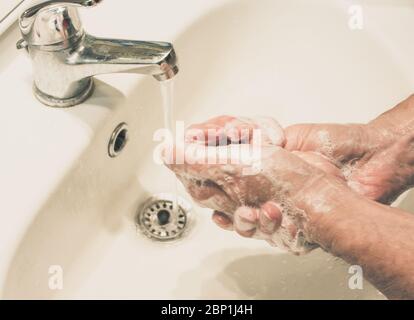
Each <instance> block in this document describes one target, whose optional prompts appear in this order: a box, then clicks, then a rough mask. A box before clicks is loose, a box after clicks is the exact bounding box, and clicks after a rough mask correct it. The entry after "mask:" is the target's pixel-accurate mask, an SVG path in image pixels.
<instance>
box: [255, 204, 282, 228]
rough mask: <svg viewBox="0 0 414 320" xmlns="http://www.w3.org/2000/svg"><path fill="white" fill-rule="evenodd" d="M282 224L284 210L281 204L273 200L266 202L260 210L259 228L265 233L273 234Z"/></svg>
mask: <svg viewBox="0 0 414 320" xmlns="http://www.w3.org/2000/svg"><path fill="white" fill-rule="evenodd" d="M281 224H282V212H281V209H280V208H279V206H278V205H277V204H276V203H274V202H272V201H269V202H266V203H265V204H264V205H262V206H261V208H260V211H259V229H260V231H261V232H263V233H264V234H269V235H270V234H272V233H273V232H275V231H276V230H277V229H278V228H279V227H280V226H281Z"/></svg>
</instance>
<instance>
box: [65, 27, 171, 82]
mask: <svg viewBox="0 0 414 320" xmlns="http://www.w3.org/2000/svg"><path fill="white" fill-rule="evenodd" d="M66 63H67V64H68V65H70V66H74V67H75V68H77V72H75V76H76V77H78V78H79V80H81V79H82V78H86V77H90V76H94V75H98V74H105V73H138V74H146V75H152V76H153V77H154V78H155V79H157V80H158V81H163V80H168V79H171V78H173V77H174V76H175V75H176V74H177V73H178V65H177V57H176V54H175V51H174V48H173V46H172V44H170V43H168V42H152V41H151V42H149V41H133V40H119V39H101V38H95V37H92V36H90V35H85V37H84V38H83V40H82V41H81V43H80V45H79V46H78V49H77V50H76V51H75V52H73V53H72V54H71V55H70V56H68V57H67V59H66Z"/></svg>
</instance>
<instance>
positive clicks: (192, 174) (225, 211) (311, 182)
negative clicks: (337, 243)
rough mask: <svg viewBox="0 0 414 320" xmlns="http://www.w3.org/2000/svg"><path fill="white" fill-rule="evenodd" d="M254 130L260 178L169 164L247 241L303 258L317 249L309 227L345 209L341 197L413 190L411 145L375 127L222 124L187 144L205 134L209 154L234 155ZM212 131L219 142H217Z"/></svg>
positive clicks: (232, 120)
mask: <svg viewBox="0 0 414 320" xmlns="http://www.w3.org/2000/svg"><path fill="white" fill-rule="evenodd" d="M254 129H260V130H261V135H262V145H261V147H260V148H261V159H260V160H261V166H260V171H259V172H258V173H257V174H254V175H245V174H243V172H244V169H246V168H245V167H246V165H243V164H231V163H226V164H208V163H197V159H192V160H193V161H188V159H186V162H184V163H183V164H174V163H172V164H168V166H169V168H170V169H172V170H173V171H174V172H175V173H176V175H177V177H178V178H179V179H180V180H181V181H182V182H183V184H184V186H185V187H186V189H187V190H188V192H189V193H190V194H191V196H192V197H193V199H194V200H195V201H196V202H198V203H199V204H200V205H202V206H205V207H209V208H212V209H214V210H215V211H214V214H213V221H214V222H215V223H216V224H217V225H218V226H219V227H221V228H223V229H226V230H235V231H236V232H237V233H238V234H240V235H241V236H244V237H254V238H258V239H262V240H266V241H267V242H269V243H270V244H272V245H277V246H278V247H281V248H285V249H287V250H289V251H291V252H293V253H295V254H302V253H305V252H307V251H309V250H311V249H312V248H314V247H315V246H316V245H317V244H315V243H314V239H317V238H318V237H317V235H315V234H313V233H312V227H311V225H312V224H311V223H309V222H310V221H315V220H317V218H318V215H320V214H326V213H330V212H332V211H333V210H335V207H336V206H337V205H343V204H341V203H339V201H338V199H339V198H340V197H341V193H343V192H357V193H359V194H360V195H363V196H365V197H368V198H370V199H372V200H376V201H380V202H383V203H390V202H391V201H393V200H394V199H395V198H396V197H397V196H398V195H399V194H400V193H401V192H402V191H404V190H405V188H407V187H408V186H407V181H406V177H407V173H406V172H404V169H405V168H404V166H401V163H403V162H404V159H403V154H404V152H403V151H404V149H405V148H406V147H407V144H409V143H410V141H406V140H404V139H400V137H399V135H398V134H397V133H395V132H391V131H389V130H385V129H384V126H383V125H379V124H377V123H375V121H374V122H373V123H370V124H367V125H358V124H352V125H337V124H301V125H294V126H291V127H288V128H286V129H285V130H282V128H281V127H280V126H279V125H278V124H277V122H276V121H274V120H272V119H263V118H260V119H247V118H236V117H230V116H221V117H217V118H214V119H211V120H209V121H207V122H204V123H200V124H196V125H193V126H191V127H190V128H189V129H188V130H187V134H186V139H187V141H188V142H190V143H194V142H197V141H194V140H195V136H194V134H193V132H194V130H197V131H198V132H200V131H201V132H203V133H204V138H205V139H203V140H202V141H203V143H204V144H205V145H208V146H207V148H214V147H215V145H218V144H219V143H218V142H219V141H221V142H222V141H227V145H226V146H224V147H223V146H217V148H229V149H231V148H237V147H238V146H240V145H242V144H251V143H252V142H253V141H252V139H253V131H254ZM211 130H213V131H214V132H215V133H216V134H215V135H213V136H212V135H211V132H212V131H211ZM220 145H221V144H220ZM200 147H201V146H200ZM202 147H206V146H202ZM194 160H196V161H194ZM405 170H410V169H409V168H408V167H407V168H406V169H405Z"/></svg>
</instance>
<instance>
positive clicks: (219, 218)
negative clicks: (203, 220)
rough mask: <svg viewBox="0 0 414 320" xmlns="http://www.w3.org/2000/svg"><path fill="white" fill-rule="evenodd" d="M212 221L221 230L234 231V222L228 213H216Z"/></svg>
mask: <svg viewBox="0 0 414 320" xmlns="http://www.w3.org/2000/svg"><path fill="white" fill-rule="evenodd" d="M212 219H213V221H214V223H215V224H216V225H217V226H219V227H220V228H222V229H224V230H227V231H232V230H233V220H232V219H231V218H230V217H229V216H228V215H227V214H226V213H224V212H220V211H214V213H213V217H212Z"/></svg>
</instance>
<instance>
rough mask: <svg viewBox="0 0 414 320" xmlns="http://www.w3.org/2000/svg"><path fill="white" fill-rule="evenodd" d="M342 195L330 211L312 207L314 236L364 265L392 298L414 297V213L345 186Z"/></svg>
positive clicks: (324, 245)
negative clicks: (368, 198) (381, 202)
mask: <svg viewBox="0 0 414 320" xmlns="http://www.w3.org/2000/svg"><path fill="white" fill-rule="evenodd" d="M334 189H335V188H334ZM334 189H333V190H334ZM337 191H339V190H336V192H337ZM339 196H340V197H341V199H340V200H339V201H338V200H336V201H335V202H332V205H331V210H330V212H328V213H326V210H325V212H324V213H322V212H319V213H318V212H317V211H318V210H319V209H318V208H317V207H315V206H313V207H312V206H308V208H307V209H308V210H313V212H312V214H310V215H309V216H310V220H309V222H308V231H309V234H310V236H311V238H312V241H314V242H316V243H318V244H319V245H320V246H321V247H322V248H323V249H324V250H326V251H328V252H330V253H331V254H333V255H335V256H337V257H340V258H342V259H344V260H345V261H347V262H348V263H350V264H356V265H359V266H361V267H362V268H363V271H364V276H366V278H367V279H368V280H369V281H370V282H371V283H372V284H374V285H375V286H376V287H377V288H378V289H379V290H380V291H381V292H383V293H384V294H385V295H386V296H387V297H388V298H390V299H414V216H412V215H411V214H408V213H406V212H403V211H401V210H399V209H395V208H391V207H387V206H384V205H381V204H379V203H376V202H374V201H371V200H367V199H365V198H363V197H361V196H359V195H357V194H355V193H352V192H346V191H345V190H344V192H341V193H340V194H339ZM336 197H337V199H338V194H337V195H336Z"/></svg>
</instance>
